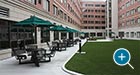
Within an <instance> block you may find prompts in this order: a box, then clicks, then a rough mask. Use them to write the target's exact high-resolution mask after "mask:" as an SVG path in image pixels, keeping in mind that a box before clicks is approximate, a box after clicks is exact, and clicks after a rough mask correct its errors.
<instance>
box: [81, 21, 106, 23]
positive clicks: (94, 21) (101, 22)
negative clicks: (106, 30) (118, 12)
mask: <svg viewBox="0 0 140 75" xmlns="http://www.w3.org/2000/svg"><path fill="white" fill-rule="evenodd" d="M83 24H105V21H83Z"/></svg>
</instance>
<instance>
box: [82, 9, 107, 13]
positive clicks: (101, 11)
mask: <svg viewBox="0 0 140 75" xmlns="http://www.w3.org/2000/svg"><path fill="white" fill-rule="evenodd" d="M83 12H98V13H105V10H101V9H99V10H97V9H95V10H93V9H83Z"/></svg>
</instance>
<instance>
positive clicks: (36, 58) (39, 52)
mask: <svg viewBox="0 0 140 75" xmlns="http://www.w3.org/2000/svg"><path fill="white" fill-rule="evenodd" d="M45 54H46V50H45V49H41V48H38V49H33V50H32V51H31V61H32V62H34V63H35V65H36V66H38V67H39V66H40V65H39V63H40V61H41V60H43V58H46V56H45Z"/></svg>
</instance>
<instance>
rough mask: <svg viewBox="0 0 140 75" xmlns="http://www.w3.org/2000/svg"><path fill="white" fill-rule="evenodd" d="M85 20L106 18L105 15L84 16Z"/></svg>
mask: <svg viewBox="0 0 140 75" xmlns="http://www.w3.org/2000/svg"><path fill="white" fill-rule="evenodd" d="M83 18H105V16H104V15H103V16H102V15H83Z"/></svg>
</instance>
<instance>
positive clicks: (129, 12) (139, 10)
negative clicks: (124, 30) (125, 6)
mask: <svg viewBox="0 0 140 75" xmlns="http://www.w3.org/2000/svg"><path fill="white" fill-rule="evenodd" d="M136 12H138V13H140V7H137V8H136V9H132V10H130V11H127V12H126V14H124V13H123V14H122V15H120V16H119V17H120V18H124V17H125V16H130V15H134V14H135V13H136Z"/></svg>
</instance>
